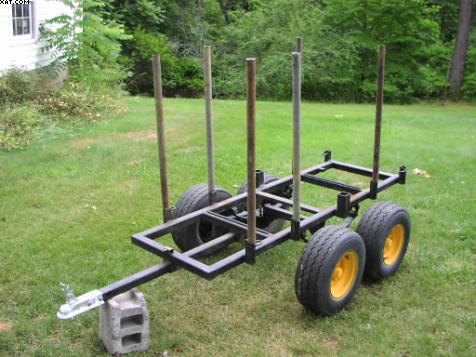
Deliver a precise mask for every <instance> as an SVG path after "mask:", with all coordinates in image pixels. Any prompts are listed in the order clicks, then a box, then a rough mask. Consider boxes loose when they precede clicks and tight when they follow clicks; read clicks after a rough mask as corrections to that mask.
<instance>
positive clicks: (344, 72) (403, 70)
mask: <svg viewBox="0 0 476 357" xmlns="http://www.w3.org/2000/svg"><path fill="white" fill-rule="evenodd" d="M440 9H441V7H438V6H436V5H435V6H433V5H431V4H428V2H427V1H425V0H403V1H401V0H388V1H381V0H332V1H323V2H322V4H320V3H319V2H311V1H308V0H272V1H269V2H266V3H262V4H261V5H260V6H259V7H258V8H257V10H255V11H252V12H248V13H246V14H243V15H242V16H241V17H240V18H239V19H237V20H236V21H235V22H234V23H232V24H231V25H229V26H227V27H226V28H225V31H224V32H223V35H222V37H221V38H220V39H217V40H216V47H217V48H218V52H219V53H218V55H217V62H218V64H217V66H218V68H217V70H216V83H217V85H216V88H217V95H218V96H220V97H230V96H231V97H235V96H242V95H243V94H244V85H243V68H244V64H243V59H244V58H245V57H248V56H256V57H257V61H258V74H257V75H258V79H257V85H258V93H259V95H260V96H261V97H262V98H273V99H288V98H289V97H290V91H291V81H290V77H291V71H290V56H286V53H290V52H291V51H292V50H293V47H294V37H296V36H303V37H304V39H305V46H304V55H303V61H304V62H303V65H304V71H303V73H304V78H303V96H304V98H306V99H311V100H333V101H341V100H344V101H357V102H362V101H372V100H373V98H374V96H375V89H376V85H375V80H376V70H375V67H376V49H377V47H378V45H380V44H385V45H386V48H387V60H386V85H385V98H386V101H389V102H399V103H408V102H412V101H414V100H415V99H417V98H434V97H438V96H439V95H440V94H441V92H442V90H443V87H444V86H445V82H446V69H447V65H448V58H449V57H451V51H452V49H451V47H449V46H447V45H445V44H444V43H443V42H442V40H441V38H440V37H441V33H440V25H439V22H438V20H439V17H438V16H439V13H438V11H439V10H440ZM256 29H259V31H257V30H256Z"/></svg>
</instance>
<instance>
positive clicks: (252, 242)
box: [245, 58, 256, 264]
mask: <svg viewBox="0 0 476 357" xmlns="http://www.w3.org/2000/svg"><path fill="white" fill-rule="evenodd" d="M246 69H247V87H248V88H247V138H248V198H247V211H248V237H247V240H246V242H245V249H246V262H247V263H249V264H254V262H255V246H256V59H255V58H247V59H246Z"/></svg>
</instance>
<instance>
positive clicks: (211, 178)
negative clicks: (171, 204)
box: [203, 46, 216, 204]
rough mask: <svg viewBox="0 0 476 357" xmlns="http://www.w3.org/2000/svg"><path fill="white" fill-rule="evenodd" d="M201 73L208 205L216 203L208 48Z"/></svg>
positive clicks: (210, 68) (210, 69) (209, 54)
mask: <svg viewBox="0 0 476 357" xmlns="http://www.w3.org/2000/svg"><path fill="white" fill-rule="evenodd" d="M203 72H204V79H205V117H206V124H207V159H208V160H207V161H208V200H209V202H210V204H212V203H214V202H215V201H216V190H215V160H214V150H213V118H212V93H213V88H212V59H211V49H210V46H205V47H204V60H203Z"/></svg>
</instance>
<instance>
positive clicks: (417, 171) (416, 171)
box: [413, 168, 431, 178]
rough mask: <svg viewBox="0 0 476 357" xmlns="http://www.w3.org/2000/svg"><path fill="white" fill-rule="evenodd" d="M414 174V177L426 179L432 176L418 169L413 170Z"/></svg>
mask: <svg viewBox="0 0 476 357" xmlns="http://www.w3.org/2000/svg"><path fill="white" fill-rule="evenodd" d="M413 174H414V175H423V176H425V177H426V178H430V177H431V175H430V174H429V173H428V172H427V171H426V170H420V169H418V168H415V169H413Z"/></svg>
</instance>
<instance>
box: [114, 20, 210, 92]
mask: <svg viewBox="0 0 476 357" xmlns="http://www.w3.org/2000/svg"><path fill="white" fill-rule="evenodd" d="M128 46H129V48H130V54H129V56H128V57H125V56H124V57H123V59H124V60H125V61H129V65H130V66H131V68H132V70H133V75H132V77H131V78H129V79H128V80H127V82H126V83H127V86H128V89H129V90H130V91H131V92H132V93H148V94H153V92H154V88H153V81H152V78H153V74H152V65H151V58H152V56H153V55H154V54H160V55H161V56H160V57H161V64H162V80H163V87H164V93H165V95H166V96H183V97H195V96H197V94H198V93H199V92H200V91H201V90H202V88H203V79H202V72H201V67H200V64H199V61H198V59H195V58H189V57H175V56H174V55H173V54H172V50H171V48H170V45H169V44H168V42H167V40H166V38H165V36H163V35H161V34H158V35H156V34H152V33H149V32H145V31H144V30H142V29H139V28H138V29H136V30H135V31H134V33H133V36H132V40H131V41H129V44H128Z"/></svg>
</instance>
